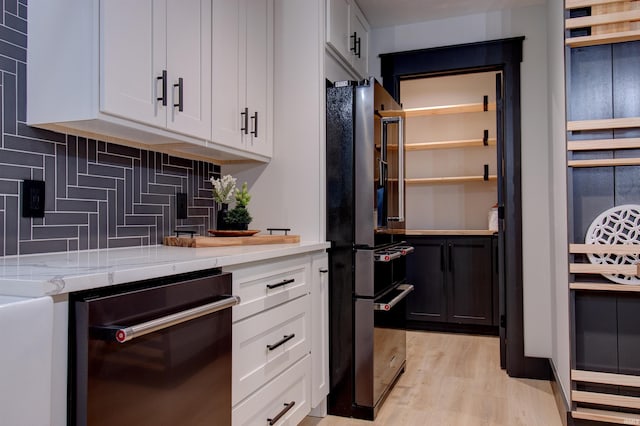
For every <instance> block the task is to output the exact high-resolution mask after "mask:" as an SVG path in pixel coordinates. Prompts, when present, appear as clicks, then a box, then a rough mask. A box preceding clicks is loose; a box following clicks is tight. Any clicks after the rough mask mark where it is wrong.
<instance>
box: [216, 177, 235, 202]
mask: <svg viewBox="0 0 640 426" xmlns="http://www.w3.org/2000/svg"><path fill="white" fill-rule="evenodd" d="M211 185H213V199H214V201H216V202H218V203H221V204H229V202H230V201H232V200H233V198H234V196H235V193H236V178H234V177H232V176H231V175H224V176H222V177H221V178H219V179H216V178H214V177H212V178H211Z"/></svg>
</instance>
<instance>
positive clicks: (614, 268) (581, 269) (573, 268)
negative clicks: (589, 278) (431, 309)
mask: <svg viewBox="0 0 640 426" xmlns="http://www.w3.org/2000/svg"><path fill="white" fill-rule="evenodd" d="M569 272H570V273H572V274H622V275H640V263H639V264H636V265H612V264H592V263H570V264H569Z"/></svg>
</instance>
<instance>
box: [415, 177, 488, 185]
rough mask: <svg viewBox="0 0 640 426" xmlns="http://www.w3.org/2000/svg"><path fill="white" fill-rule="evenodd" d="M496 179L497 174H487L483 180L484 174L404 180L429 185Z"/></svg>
mask: <svg viewBox="0 0 640 426" xmlns="http://www.w3.org/2000/svg"><path fill="white" fill-rule="evenodd" d="M495 180H498V176H496V175H489V176H488V179H486V180H485V178H484V176H447V177H432V178H408V179H405V180H404V182H405V183H406V184H407V185H430V184H439V183H468V182H487V181H495Z"/></svg>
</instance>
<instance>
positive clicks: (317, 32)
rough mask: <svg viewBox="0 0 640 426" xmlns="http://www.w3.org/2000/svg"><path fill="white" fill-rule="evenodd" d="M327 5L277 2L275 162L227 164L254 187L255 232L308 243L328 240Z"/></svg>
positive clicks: (294, 0) (310, 1) (305, 0)
mask: <svg viewBox="0 0 640 426" xmlns="http://www.w3.org/2000/svg"><path fill="white" fill-rule="evenodd" d="M321 3H322V4H321ZM323 3H324V2H318V1H314V0H276V1H275V49H274V50H275V60H274V65H275V70H274V79H275V81H274V91H273V92H274V106H273V111H274V142H273V158H272V160H271V162H270V163H268V164H266V165H260V166H255V165H251V166H247V165H223V166H222V173H225V174H226V173H231V174H233V175H234V176H235V177H237V179H238V183H239V184H241V183H242V182H243V181H247V182H248V183H249V191H250V193H251V196H252V198H251V202H250V204H249V211H250V213H251V215H252V216H253V222H252V223H251V225H250V227H251V228H252V229H261V230H264V229H266V228H269V227H271V228H285V227H286V228H291V230H292V233H293V234H297V235H300V236H301V239H302V240H304V241H324V240H325V226H324V222H325V221H324V217H325V215H324V211H325V204H324V199H325V189H324V187H325V184H324V181H325V177H324V172H325V162H324V157H325V154H324V152H325V151H324V92H325V89H324V87H325V86H324V78H323V75H324V43H323V40H324V4H323Z"/></svg>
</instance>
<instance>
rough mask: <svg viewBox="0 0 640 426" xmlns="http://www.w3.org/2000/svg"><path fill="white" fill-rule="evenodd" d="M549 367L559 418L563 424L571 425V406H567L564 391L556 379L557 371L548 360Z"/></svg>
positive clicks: (565, 425) (564, 425)
mask: <svg viewBox="0 0 640 426" xmlns="http://www.w3.org/2000/svg"><path fill="white" fill-rule="evenodd" d="M549 367H550V368H551V373H552V374H551V380H550V381H551V391H552V392H553V397H554V399H555V400H556V408H557V409H558V413H559V414H560V419H561V420H562V425H563V426H573V418H572V417H571V407H570V406H569V402H568V401H567V400H566V398H565V396H564V392H562V387H561V386H560V382H559V380H558V373H557V371H556V368H555V366H554V365H553V362H551V360H549Z"/></svg>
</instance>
